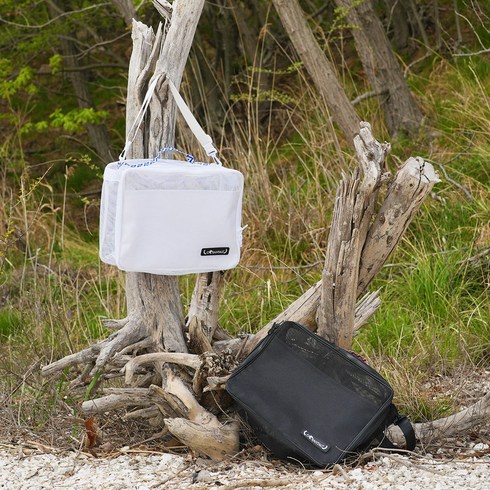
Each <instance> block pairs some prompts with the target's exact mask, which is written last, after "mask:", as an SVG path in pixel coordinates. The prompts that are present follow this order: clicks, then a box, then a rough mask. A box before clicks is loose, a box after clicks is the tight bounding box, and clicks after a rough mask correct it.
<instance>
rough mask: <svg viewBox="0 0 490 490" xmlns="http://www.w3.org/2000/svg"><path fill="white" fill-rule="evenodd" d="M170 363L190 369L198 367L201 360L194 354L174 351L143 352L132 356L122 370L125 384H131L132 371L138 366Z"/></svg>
mask: <svg viewBox="0 0 490 490" xmlns="http://www.w3.org/2000/svg"><path fill="white" fill-rule="evenodd" d="M164 363H172V364H179V365H182V366H187V367H190V368H192V369H199V367H200V366H201V361H200V359H199V356H197V355H195V354H184V353H174V352H154V353H151V354H143V355H140V356H137V357H134V358H133V359H131V360H130V361H128V362H127V363H126V365H125V366H124V368H123V370H124V373H125V381H126V384H128V385H129V384H131V383H132V381H133V376H134V372H135V370H136V369H137V368H138V367H141V366H146V365H149V364H160V365H161V364H164Z"/></svg>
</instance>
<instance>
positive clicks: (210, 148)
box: [119, 73, 221, 165]
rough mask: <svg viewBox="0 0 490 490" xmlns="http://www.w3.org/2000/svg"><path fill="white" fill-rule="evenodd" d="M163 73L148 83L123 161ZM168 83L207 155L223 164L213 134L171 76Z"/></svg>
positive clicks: (131, 129) (190, 127) (123, 153)
mask: <svg viewBox="0 0 490 490" xmlns="http://www.w3.org/2000/svg"><path fill="white" fill-rule="evenodd" d="M162 75H163V73H158V74H156V75H154V77H153V79H152V80H151V82H150V84H149V85H148V90H147V91H146V95H145V98H144V99H143V103H142V104H141V107H140V110H139V111H138V114H137V115H136V118H135V119H134V122H133V125H132V126H131V128H130V130H129V131H128V136H127V139H126V142H125V144H124V148H123V151H122V152H121V154H120V155H119V161H120V162H122V161H124V160H125V159H126V155H127V153H128V151H129V149H130V148H131V145H132V144H133V141H134V139H135V137H136V133H137V131H138V128H139V127H140V126H141V123H142V122H143V119H144V117H145V114H146V111H147V110H148V106H149V105H150V100H151V98H152V96H153V94H154V92H155V88H156V86H157V83H158V81H159V80H160V77H161V76H162ZM167 83H168V86H169V89H170V92H171V93H172V96H173V97H174V100H175V103H176V104H177V107H178V108H179V111H180V113H181V114H182V116H183V118H184V119H185V121H186V123H187V125H188V126H189V129H190V130H191V131H192V133H193V134H194V136H195V137H196V138H197V140H198V141H199V143H200V145H201V146H202V147H203V149H204V151H205V152H206V155H208V156H209V157H211V158H212V159H213V160H214V162H215V163H217V164H218V165H221V161H220V160H219V158H218V150H217V149H216V148H215V146H214V144H213V140H212V138H211V136H209V135H208V134H206V132H205V131H204V130H203V129H202V127H201V125H200V124H199V123H198V122H197V119H196V118H195V117H194V115H193V114H192V112H191V110H190V109H189V107H188V105H187V104H186V103H185V100H184V99H183V98H182V96H181V95H180V93H179V91H178V90H177V88H176V87H175V85H174V84H173V83H172V81H171V80H170V79H169V78H167ZM159 153H160V152H159Z"/></svg>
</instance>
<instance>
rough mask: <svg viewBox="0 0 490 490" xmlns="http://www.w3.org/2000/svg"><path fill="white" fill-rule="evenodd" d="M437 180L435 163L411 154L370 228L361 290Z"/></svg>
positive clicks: (395, 243) (396, 176) (362, 264)
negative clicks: (433, 164)
mask: <svg viewBox="0 0 490 490" xmlns="http://www.w3.org/2000/svg"><path fill="white" fill-rule="evenodd" d="M437 182H440V180H439V176H438V174H437V172H436V171H435V170H434V167H433V166H432V165H431V164H430V163H429V162H426V161H424V160H423V159H422V158H420V157H417V158H409V159H408V160H407V161H406V162H405V164H404V165H403V166H402V167H401V168H400V169H399V170H398V172H397V173H396V175H395V178H394V179H393V181H392V183H391V184H390V186H389V188H388V193H387V195H386V197H385V199H384V201H383V204H382V205H381V208H380V210H379V211H378V213H377V215H376V219H375V221H374V223H373V224H372V225H371V227H370V228H369V232H368V235H367V238H366V243H365V245H364V249H363V251H362V256H361V265H360V270H359V284H358V287H357V293H358V294H362V292H364V291H365V290H366V289H367V287H368V286H369V284H370V283H371V281H372V280H373V279H374V277H375V276H376V274H377V273H378V272H379V271H380V270H381V268H382V267H383V265H384V263H385V262H386V260H387V258H388V257H389V256H390V254H391V253H392V252H393V250H394V249H395V247H396V246H397V244H398V242H399V241H400V239H401V237H402V236H403V234H404V233H405V231H406V229H407V228H408V225H409V224H410V222H411V221H412V219H413V217H414V215H415V213H416V212H417V210H418V209H419V208H420V206H421V205H422V203H423V201H424V200H425V198H426V197H427V196H428V194H429V193H430V191H431V190H432V187H433V186H434V184H435V183H437Z"/></svg>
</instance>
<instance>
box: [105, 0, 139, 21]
mask: <svg viewBox="0 0 490 490" xmlns="http://www.w3.org/2000/svg"><path fill="white" fill-rule="evenodd" d="M111 2H112V3H113V5H114V7H116V9H117V11H118V12H119V13H120V14H121V16H122V18H123V19H124V21H125V22H126V24H127V25H128V26H131V24H132V22H133V19H134V20H138V15H137V14H136V9H135V7H134V4H133V2H132V0H111Z"/></svg>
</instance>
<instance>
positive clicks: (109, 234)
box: [99, 181, 119, 265]
mask: <svg viewBox="0 0 490 490" xmlns="http://www.w3.org/2000/svg"><path fill="white" fill-rule="evenodd" d="M118 187H119V182H113V181H112V182H111V181H106V182H105V183H104V186H103V187H102V196H101V199H100V237H99V254H100V258H101V259H102V260H103V261H104V262H106V263H107V264H112V265H115V264H116V259H115V257H114V247H115V235H114V234H115V229H116V202H117V189H118Z"/></svg>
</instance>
